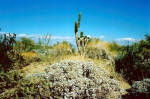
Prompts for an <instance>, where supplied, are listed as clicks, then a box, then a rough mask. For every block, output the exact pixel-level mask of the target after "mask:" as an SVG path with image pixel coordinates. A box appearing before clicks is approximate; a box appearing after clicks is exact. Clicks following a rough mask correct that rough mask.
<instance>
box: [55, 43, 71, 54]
mask: <svg viewBox="0 0 150 99" xmlns="http://www.w3.org/2000/svg"><path fill="white" fill-rule="evenodd" d="M52 49H53V51H54V52H53V54H52V55H54V56H55V57H59V56H62V55H69V54H71V53H72V51H73V48H72V46H71V45H70V44H69V43H68V42H66V41H63V42H62V43H57V44H55V45H54V46H53V47H52Z"/></svg>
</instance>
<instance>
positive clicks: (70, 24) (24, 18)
mask: <svg viewBox="0 0 150 99" xmlns="http://www.w3.org/2000/svg"><path fill="white" fill-rule="evenodd" d="M79 12H81V13H82V17H81V25H80V29H79V31H80V32H81V31H83V32H84V33H85V35H89V36H91V37H97V38H100V39H103V40H106V41H114V40H116V41H122V40H131V41H135V40H139V39H143V38H144V35H145V34H146V33H150V0H0V28H1V32H11V33H16V34H17V35H18V37H24V36H26V37H31V38H33V39H34V38H37V37H38V36H39V35H43V34H46V33H49V34H51V36H52V39H54V40H56V39H57V40H58V41H59V40H68V41H70V42H71V41H72V40H73V39H74V35H75V33H74V23H75V21H76V20H77V19H78V13H79Z"/></svg>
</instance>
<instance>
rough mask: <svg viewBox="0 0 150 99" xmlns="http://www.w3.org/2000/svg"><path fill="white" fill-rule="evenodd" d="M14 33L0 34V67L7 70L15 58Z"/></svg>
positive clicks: (10, 67)
mask: <svg viewBox="0 0 150 99" xmlns="http://www.w3.org/2000/svg"><path fill="white" fill-rule="evenodd" d="M15 38H16V34H10V33H9V34H0V57H1V58H2V59H0V69H1V70H2V71H8V70H10V69H12V68H13V64H14V63H15V60H16V58H15V57H16V55H15V51H14V49H13V47H14V45H15V43H16V41H15Z"/></svg>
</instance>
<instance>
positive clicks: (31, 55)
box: [21, 51, 41, 65]
mask: <svg viewBox="0 0 150 99" xmlns="http://www.w3.org/2000/svg"><path fill="white" fill-rule="evenodd" d="M21 55H22V56H23V58H24V61H25V64H26V65H28V64H30V63H32V62H39V61H41V59H40V57H39V55H38V54H37V53H36V52H34V51H32V52H23V53H21Z"/></svg>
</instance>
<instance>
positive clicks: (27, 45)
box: [16, 37, 35, 51]
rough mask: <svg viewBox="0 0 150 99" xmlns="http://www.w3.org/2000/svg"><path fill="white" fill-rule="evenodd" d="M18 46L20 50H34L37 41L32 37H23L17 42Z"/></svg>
mask: <svg viewBox="0 0 150 99" xmlns="http://www.w3.org/2000/svg"><path fill="white" fill-rule="evenodd" d="M16 48H17V49H19V51H32V50H33V49H34V48H35V43H34V41H33V40H31V39H30V38H25V37H22V38H21V39H20V40H18V41H17V42H16Z"/></svg>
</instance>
